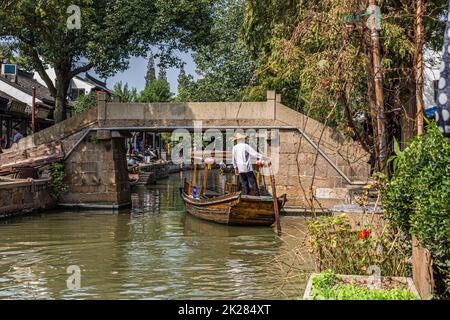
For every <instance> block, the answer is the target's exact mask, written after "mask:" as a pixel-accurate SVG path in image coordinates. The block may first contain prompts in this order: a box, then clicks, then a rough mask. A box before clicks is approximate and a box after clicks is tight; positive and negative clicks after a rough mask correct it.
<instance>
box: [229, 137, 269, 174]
mask: <svg viewBox="0 0 450 320" xmlns="http://www.w3.org/2000/svg"><path fill="white" fill-rule="evenodd" d="M252 157H253V158H263V157H264V156H263V155H262V154H260V153H258V152H256V151H255V150H254V149H253V148H252V147H250V146H249V145H248V144H246V143H245V142H239V143H238V144H237V145H235V146H234V147H233V151H232V158H233V167H234V168H235V169H236V168H237V169H238V171H239V173H246V172H252V171H253V167H252V163H253V161H252V160H253V158H252Z"/></svg>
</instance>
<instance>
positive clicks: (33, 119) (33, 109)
mask: <svg viewBox="0 0 450 320" xmlns="http://www.w3.org/2000/svg"><path fill="white" fill-rule="evenodd" d="M31 130H32V131H33V133H36V88H35V87H33V89H32V100H31Z"/></svg>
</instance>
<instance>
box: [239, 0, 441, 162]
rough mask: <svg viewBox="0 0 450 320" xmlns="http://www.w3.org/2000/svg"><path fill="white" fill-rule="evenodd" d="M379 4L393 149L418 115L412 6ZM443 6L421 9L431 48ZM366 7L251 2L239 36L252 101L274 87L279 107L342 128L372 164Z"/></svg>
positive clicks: (331, 0)
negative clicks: (250, 74) (251, 74)
mask: <svg viewBox="0 0 450 320" xmlns="http://www.w3.org/2000/svg"><path fill="white" fill-rule="evenodd" d="M377 3H378V4H379V5H380V6H381V18H382V31H381V37H380V46H381V48H382V50H381V67H382V73H383V78H382V86H383V89H384V90H383V91H384V105H383V108H384V109H385V110H386V117H385V118H386V119H384V121H385V123H386V128H385V135H386V137H385V138H386V144H387V145H390V146H392V141H393V138H394V137H396V138H397V139H398V140H401V139H402V138H404V139H406V138H407V137H408V134H410V133H411V132H414V130H409V132H408V131H407V130H405V127H406V126H407V124H408V123H410V122H412V124H413V125H414V122H415V121H414V120H415V118H416V117H415V115H416V112H415V104H414V101H415V85H416V81H415V72H414V71H415V65H414V61H415V59H414V58H415V56H416V54H415V53H416V52H415V45H414V40H415V39H414V33H415V5H414V3H415V1H414V0H409V1H402V2H399V1H394V0H387V1H377ZM380 3H381V4H380ZM445 3H446V1H445V0H436V1H433V2H431V1H427V4H426V7H425V8H424V9H425V10H424V11H425V13H424V20H423V23H424V40H425V41H426V42H427V46H429V47H431V48H433V49H437V48H439V50H440V47H441V45H442V36H441V35H442V32H443V23H442V19H439V18H440V16H441V15H442V13H443V12H444V10H445V6H444V4H445ZM368 4H369V1H367V0H323V1H320V2H317V1H301V0H293V1H288V2H287V1H281V0H278V1H271V2H270V3H267V2H266V1H263V0H249V1H247V6H246V15H245V22H244V33H243V36H244V39H245V41H246V43H247V45H248V46H249V48H250V49H251V50H252V53H253V54H254V56H255V57H256V58H257V59H258V68H257V74H258V77H257V82H256V85H255V86H254V87H253V88H252V89H251V90H250V97H251V98H253V99H262V98H264V96H263V93H265V91H266V90H267V89H273V90H277V91H279V92H280V93H282V94H283V102H284V103H285V104H287V105H288V106H290V107H292V108H294V109H296V110H298V111H301V112H303V113H305V114H307V115H309V116H311V117H313V118H315V119H317V120H319V121H321V122H323V123H327V124H328V125H330V126H332V127H335V128H338V129H340V130H341V131H342V132H344V133H345V134H346V135H347V136H348V137H351V138H352V139H354V140H356V141H358V142H360V143H361V145H362V146H363V147H364V148H365V149H366V150H368V151H370V152H371V153H372V154H373V156H374V159H375V158H376V157H377V150H376V143H375V139H376V137H378V129H377V123H376V122H377V113H376V110H377V106H376V104H375V82H374V81H375V78H376V77H375V74H374V65H373V59H372V52H373V50H372V43H371V33H370V29H369V28H368V26H367V16H366V15H365V14H366V8H367V5H368ZM439 38H441V39H439ZM405 114H407V115H408V116H404V115H405ZM411 120H412V121H411ZM381 134H383V133H381ZM390 148H392V147H390ZM388 152H389V150H388ZM387 156H388V155H385V158H386V157H387Z"/></svg>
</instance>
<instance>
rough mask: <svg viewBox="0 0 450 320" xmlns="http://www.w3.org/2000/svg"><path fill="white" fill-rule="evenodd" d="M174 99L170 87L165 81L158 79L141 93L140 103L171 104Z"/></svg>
mask: <svg viewBox="0 0 450 320" xmlns="http://www.w3.org/2000/svg"><path fill="white" fill-rule="evenodd" d="M172 98H173V93H172V92H170V85H169V83H168V82H167V80H165V79H156V80H153V81H152V82H150V83H149V84H148V85H147V86H146V87H145V89H144V90H143V91H142V92H141V95H140V97H139V102H143V103H152V102H169V101H171V100H172Z"/></svg>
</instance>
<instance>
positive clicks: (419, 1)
mask: <svg viewBox="0 0 450 320" xmlns="http://www.w3.org/2000/svg"><path fill="white" fill-rule="evenodd" d="M425 1H426V0H416V105H417V134H418V135H422V134H423V42H424V41H423V35H424V25H423V14H424V11H425Z"/></svg>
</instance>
